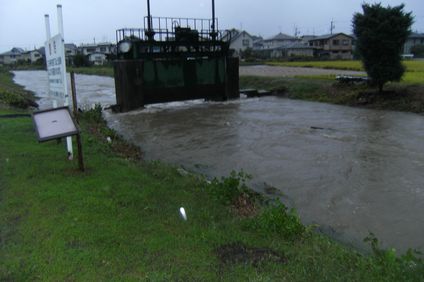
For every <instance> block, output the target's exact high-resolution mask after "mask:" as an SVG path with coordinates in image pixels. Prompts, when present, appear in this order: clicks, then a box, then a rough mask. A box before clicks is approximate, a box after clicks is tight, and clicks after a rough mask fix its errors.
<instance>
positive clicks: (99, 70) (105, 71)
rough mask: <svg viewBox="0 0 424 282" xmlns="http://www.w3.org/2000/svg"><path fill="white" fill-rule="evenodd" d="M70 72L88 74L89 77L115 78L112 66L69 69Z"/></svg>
mask: <svg viewBox="0 0 424 282" xmlns="http://www.w3.org/2000/svg"><path fill="white" fill-rule="evenodd" d="M67 71H68V72H70V71H74V72H75V73H80V74H88V75H102V76H110V77H113V67H111V66H92V67H79V68H75V67H68V69H67Z"/></svg>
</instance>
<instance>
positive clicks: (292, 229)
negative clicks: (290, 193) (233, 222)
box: [248, 201, 305, 240]
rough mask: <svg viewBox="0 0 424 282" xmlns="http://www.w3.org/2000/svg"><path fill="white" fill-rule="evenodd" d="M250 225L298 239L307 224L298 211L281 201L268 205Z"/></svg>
mask: <svg viewBox="0 0 424 282" xmlns="http://www.w3.org/2000/svg"><path fill="white" fill-rule="evenodd" d="M248 226H249V227H250V228H252V229H255V230H257V231H261V232H265V233H277V234H280V235H282V236H283V237H284V238H285V239H288V240H295V239H298V238H300V237H302V235H303V233H304V232H305V226H303V224H302V223H301V222H300V219H299V216H298V215H297V213H296V211H295V210H294V209H290V210H289V209H288V208H287V207H286V206H285V205H284V204H283V203H281V202H280V201H278V202H277V203H276V204H274V205H270V206H268V207H266V208H265V209H264V210H263V211H262V212H261V213H260V214H259V215H258V216H257V217H256V218H254V219H251V220H250V221H249V222H248Z"/></svg>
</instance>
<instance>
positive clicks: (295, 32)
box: [294, 25, 300, 38]
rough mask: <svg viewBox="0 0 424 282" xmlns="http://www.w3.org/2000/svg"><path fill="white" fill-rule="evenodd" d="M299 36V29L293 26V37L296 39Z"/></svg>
mask: <svg viewBox="0 0 424 282" xmlns="http://www.w3.org/2000/svg"><path fill="white" fill-rule="evenodd" d="M299 34H300V31H299V28H298V27H297V25H295V26H294V37H296V38H297V37H298V36H299Z"/></svg>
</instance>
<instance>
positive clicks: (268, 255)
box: [216, 243, 287, 267]
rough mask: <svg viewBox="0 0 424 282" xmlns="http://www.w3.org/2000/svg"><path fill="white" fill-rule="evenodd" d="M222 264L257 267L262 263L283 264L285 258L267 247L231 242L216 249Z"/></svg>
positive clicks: (285, 260)
mask: <svg viewBox="0 0 424 282" xmlns="http://www.w3.org/2000/svg"><path fill="white" fill-rule="evenodd" d="M216 255H217V256H218V258H219V260H220V262H221V263H222V264H239V263H241V264H251V265H253V266H254V267H258V266H259V265H261V264H262V263H266V262H274V263H281V264H284V263H286V262H287V258H285V257H284V256H283V255H281V254H279V253H277V252H276V251H273V250H271V249H267V248H255V247H248V246H246V245H244V244H243V243H231V244H227V245H223V246H220V247H219V248H217V249H216Z"/></svg>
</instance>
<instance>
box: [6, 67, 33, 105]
mask: <svg viewBox="0 0 424 282" xmlns="http://www.w3.org/2000/svg"><path fill="white" fill-rule="evenodd" d="M0 106H2V107H3V108H5V107H10V106H12V107H16V108H22V109H26V108H28V107H29V106H36V103H35V97H34V95H33V94H32V93H31V92H30V91H26V90H25V89H24V88H23V87H22V86H19V85H16V84H15V83H13V74H12V73H11V72H9V69H7V68H4V67H2V66H0Z"/></svg>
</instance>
